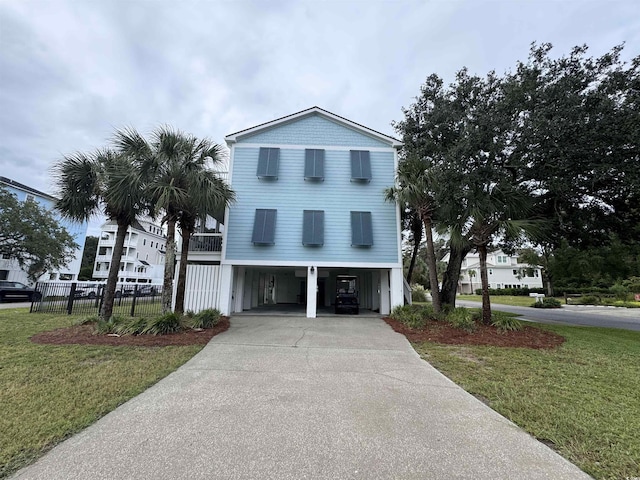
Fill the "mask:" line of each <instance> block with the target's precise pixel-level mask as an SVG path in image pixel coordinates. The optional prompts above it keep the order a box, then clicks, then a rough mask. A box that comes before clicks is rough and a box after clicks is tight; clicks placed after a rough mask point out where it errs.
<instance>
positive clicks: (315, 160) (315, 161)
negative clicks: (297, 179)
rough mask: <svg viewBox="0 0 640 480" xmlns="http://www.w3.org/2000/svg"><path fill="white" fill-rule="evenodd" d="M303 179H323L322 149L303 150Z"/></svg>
mask: <svg viewBox="0 0 640 480" xmlns="http://www.w3.org/2000/svg"><path fill="white" fill-rule="evenodd" d="M304 179H305V180H324V150H313V149H306V150H305V151H304Z"/></svg>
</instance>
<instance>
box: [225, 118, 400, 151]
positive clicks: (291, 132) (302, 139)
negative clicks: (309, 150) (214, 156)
mask: <svg viewBox="0 0 640 480" xmlns="http://www.w3.org/2000/svg"><path fill="white" fill-rule="evenodd" d="M238 143H239V144H241V143H255V144H263V145H327V146H340V147H354V148H358V147H369V148H371V147H389V146H390V143H385V142H383V141H381V140H378V139H377V138H374V137H370V136H368V135H365V134H364V133H361V132H359V131H357V130H355V129H351V128H348V127H345V126H344V125H340V124H338V123H336V122H334V121H332V120H329V119H327V118H324V117H321V116H319V115H317V114H313V115H309V116H308V117H304V118H300V119H297V120H296V121H293V122H291V123H285V124H281V125H278V126H275V127H273V128H271V129H269V130H265V131H261V132H258V133H255V134H253V135H248V136H246V137H241V138H240V139H239V140H238Z"/></svg>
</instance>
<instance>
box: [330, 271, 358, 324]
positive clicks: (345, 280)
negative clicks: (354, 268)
mask: <svg viewBox="0 0 640 480" xmlns="http://www.w3.org/2000/svg"><path fill="white" fill-rule="evenodd" d="M340 312H351V313H355V314H356V315H358V313H359V312H360V300H359V298H358V277H355V276H353V275H338V276H337V277H336V309H335V313H340Z"/></svg>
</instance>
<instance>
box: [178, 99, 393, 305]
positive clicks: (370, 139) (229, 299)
mask: <svg viewBox="0 0 640 480" xmlns="http://www.w3.org/2000/svg"><path fill="white" fill-rule="evenodd" d="M225 140H226V142H227V145H228V146H229V148H230V149H231V158H230V166H229V177H228V178H229V182H230V184H231V187H232V188H233V189H234V190H235V192H236V195H237V201H236V202H235V203H234V204H232V205H231V206H230V207H229V208H228V209H227V211H226V214H225V217H224V221H221V222H220V223H218V222H213V223H212V225H213V224H215V225H216V229H215V231H214V230H213V229H209V231H208V233H203V234H196V235H195V236H194V238H193V239H192V245H191V246H190V252H189V262H190V265H189V267H188V281H187V294H186V303H185V308H186V309H193V310H198V309H199V308H204V307H206V306H215V307H217V308H219V309H220V310H221V311H222V312H223V313H224V314H230V313H233V312H240V311H243V310H253V309H257V308H262V309H265V308H267V309H268V308H269V307H270V306H278V305H285V304H287V305H292V306H295V305H298V306H299V308H300V313H302V314H306V316H307V317H315V316H316V315H317V312H319V311H321V310H326V311H331V308H332V304H333V303H334V302H335V298H336V295H335V294H336V285H337V277H338V276H339V275H351V276H355V277H357V283H358V290H359V297H360V307H361V308H362V309H369V310H373V311H379V312H380V313H382V314H387V313H389V312H390V310H391V308H393V307H394V306H396V305H402V304H403V300H404V293H405V285H404V278H403V275H402V253H401V244H400V241H401V235H400V212H399V208H398V205H396V204H395V203H393V202H385V200H384V195H383V194H384V190H385V188H387V187H390V186H392V185H394V181H395V173H396V168H397V162H398V156H397V149H398V148H399V147H400V146H401V143H400V142H399V141H398V140H396V139H395V138H393V137H389V136H387V135H384V134H382V133H379V132H376V131H375V130H372V129H370V128H367V127H365V126H362V125H359V124H357V123H355V122H352V121H350V120H347V119H345V118H343V117H340V116H338V115H335V114H333V113H331V112H328V111H326V110H323V109H321V108H318V107H313V108H309V109H307V110H303V111H301V112H298V113H294V114H292V115H289V116H286V117H282V118H279V119H276V120H273V121H270V122H267V123H264V124H261V125H258V126H255V127H251V128H248V129H245V130H241V131H239V132H236V133H233V134H231V135H228V136H227V137H226V139H225ZM209 247H210V248H209ZM217 264H219V265H217ZM189 271H190V272H189ZM203 292H209V294H208V297H203ZM203 298H204V301H203ZM207 302H208V303H207ZM294 308H295V307H294Z"/></svg>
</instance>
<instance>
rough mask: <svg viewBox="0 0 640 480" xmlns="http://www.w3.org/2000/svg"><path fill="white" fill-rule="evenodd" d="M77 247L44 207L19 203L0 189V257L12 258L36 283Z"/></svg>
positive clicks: (27, 202)
mask: <svg viewBox="0 0 640 480" xmlns="http://www.w3.org/2000/svg"><path fill="white" fill-rule="evenodd" d="M77 248H78V244H76V242H75V240H74V238H73V236H72V235H71V234H70V233H69V232H68V231H67V230H66V229H65V228H64V227H63V226H62V225H60V222H59V221H58V220H57V219H56V217H55V216H54V215H53V214H52V213H51V212H50V211H49V210H47V209H46V208H44V207H43V206H41V205H39V204H38V203H37V202H35V201H33V200H28V201H26V202H20V201H18V199H17V198H16V197H15V195H13V194H11V192H9V191H8V190H6V189H4V188H0V255H2V256H4V257H5V258H13V259H15V260H16V261H17V262H18V265H19V266H20V268H22V269H23V270H24V271H25V272H26V273H27V276H28V278H29V281H30V282H36V281H37V280H38V278H40V277H41V276H42V275H43V274H45V273H46V272H47V271H49V270H57V269H61V268H64V267H65V266H66V265H67V263H69V261H71V260H72V259H73V256H74V253H75V250H76V249H77Z"/></svg>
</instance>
